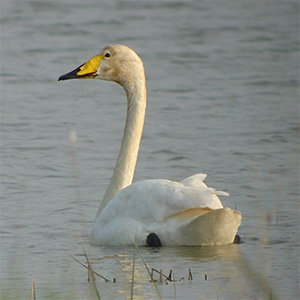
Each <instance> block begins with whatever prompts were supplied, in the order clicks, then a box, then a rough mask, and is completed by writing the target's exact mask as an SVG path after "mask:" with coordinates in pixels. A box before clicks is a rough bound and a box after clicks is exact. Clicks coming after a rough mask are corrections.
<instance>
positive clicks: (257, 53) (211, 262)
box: [0, 0, 299, 299]
mask: <svg viewBox="0 0 300 300" xmlns="http://www.w3.org/2000/svg"><path fill="white" fill-rule="evenodd" d="M113 43H123V44H126V45H128V46H130V47H132V48H133V49H135V50H136V51H137V52H138V53H139V55H140V56H141V57H142V59H143V60H144V63H145V68H146V75H147V86H148V107H147V117H146V123H145V130H144V135H143V140H142V145H141V149H140V155H139V161H138V165H137V170H136V175H135V180H142V179H148V178H168V179H171V180H181V179H182V178H185V177H187V176H190V175H192V174H195V173H199V172H202V173H207V174H208V178H207V180H206V182H207V183H208V185H210V186H213V187H214V188H217V189H219V190H225V191H228V192H229V193H230V194H231V196H230V197H229V198H223V199H222V201H223V203H224V205H225V206H229V207H231V208H237V209H238V210H240V211H241V212H242V214H243V221H242V225H241V227H240V231H239V233H240V235H241V237H242V239H243V241H244V243H242V244H241V245H229V246H224V247H207V248H200V247H193V248H189V247H185V248H163V249H157V250H153V249H148V248H144V249H140V250H139V251H138V252H135V251H134V249H133V248H131V247H129V248H117V247H115V248H111V247H94V246H92V245H90V244H89V232H90V229H91V225H92V222H93V219H94V217H95V213H96V210H97V208H98V206H99V203H100V201H101V199H102V196H103V193H104V191H105V188H106V186H107V184H108V181H109V178H110V176H111V174H112V169H113V167H114V162H115V159H116V156H117V152H118V148H119V143H120V139H121V135H122V131H123V122H124V118H125V111H126V101H125V96H124V92H123V90H122V89H121V88H120V87H119V86H118V85H116V84H113V83H108V82H100V81H96V80H94V81H92V80H89V81H88V80H87V81H70V82H57V78H58V77H59V76H60V75H61V74H64V73H66V72H68V71H70V70H72V69H73V68H75V67H77V66H78V65H80V64H81V63H83V62H85V61H86V60H87V59H89V58H90V57H92V56H93V55H95V54H97V53H98V52H99V51H100V50H101V49H102V48H103V47H104V46H106V45H107V44H113ZM70 131H76V133H77V136H78V141H77V144H76V145H72V144H70V142H69V133H70ZM298 134H299V3H298V1H247V0H244V1H240V2H239V1H196V0H194V1H192V0H188V1H150V0H149V1H121V0H120V1H112V0H106V1H96V0H93V1H92V0H87V1H72V0H60V1H58V0H56V1H29V0H19V1H17V0H9V1H8V0H2V1H1V228H0V238H1V241H0V243H1V244H0V245H1V277H0V281H1V292H0V297H2V298H3V299H29V297H30V290H31V280H32V278H34V279H35V284H36V294H37V299H47V298H51V297H52V298H51V299H95V297H94V294H93V289H92V285H91V283H90V282H88V281H87V271H86V269H84V268H83V267H82V266H81V265H80V264H79V263H78V262H76V261H75V260H74V259H73V257H74V258H76V259H77V260H79V261H80V262H82V263H84V264H86V259H85V257H84V256H83V250H82V248H81V244H80V238H79V236H81V239H82V244H83V245H84V247H85V250H86V252H87V255H88V257H89V258H90V261H91V263H92V266H93V268H94V270H95V271H96V272H98V273H100V274H101V275H103V276H105V277H106V278H108V279H109V280H110V281H109V282H104V281H103V280H102V279H100V278H97V280H96V284H97V287H98V289H99V293H100V296H101V298H102V299H130V295H131V282H132V267H133V261H134V255H135V273H134V289H133V294H134V298H135V299H156V298H159V295H160V296H161V297H162V298H163V299H269V298H270V295H272V297H273V298H274V299H276V298H277V299H298V298H299V196H298V192H299V169H298V166H299V161H298ZM140 255H141V256H142V258H143V260H144V261H145V263H146V264H147V266H148V267H149V268H150V269H152V268H155V269H157V270H160V269H161V270H162V272H163V273H164V274H165V275H166V276H168V275H169V272H170V270H172V276H174V277H172V278H174V279H175V280H177V281H176V282H175V283H169V284H167V283H166V282H165V281H164V282H163V283H159V282H158V283H157V287H158V290H159V293H158V292H157V291H156V289H155V287H154V286H153V285H152V283H151V282H150V281H149V276H148V274H147V271H146V269H145V267H144V264H143V262H142V259H141V258H140ZM189 269H191V272H192V276H193V280H191V279H189V278H188V277H189V276H188V270H189ZM114 278H115V281H116V282H113V279H114ZM155 279H157V280H159V275H158V274H155ZM180 279H181V280H180ZM273 298H272V299H273Z"/></svg>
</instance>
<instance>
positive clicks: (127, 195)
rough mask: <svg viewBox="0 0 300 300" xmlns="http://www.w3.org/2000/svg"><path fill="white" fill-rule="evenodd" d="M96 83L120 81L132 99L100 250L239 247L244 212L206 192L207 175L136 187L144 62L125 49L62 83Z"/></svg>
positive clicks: (97, 238)
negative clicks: (135, 246) (120, 247)
mask: <svg viewBox="0 0 300 300" xmlns="http://www.w3.org/2000/svg"><path fill="white" fill-rule="evenodd" d="M75 78H77V79H87V78H95V79H100V80H108V81H115V82H117V83H118V84H120V85H121V86H122V87H123V88H124V90H125V92H126V96H127V116H126V123H125V128H124V135H123V139H122V143H121V148H120V152H119V155H118V159H117V162H116V165H115V168H114V171H113V175H112V178H111V181H110V183H109V185H108V188H107V190H106V192H105V194H104V197H103V200H102V202H101V205H100V207H99V210H98V212H97V216H96V220H95V223H94V226H93V230H92V234H91V241H92V243H93V244H96V245H133V244H134V243H137V244H138V245H140V246H143V245H145V246H147V245H148V246H197V245H202V246H205V245H221V244H231V243H233V242H234V240H235V237H236V233H237V230H238V227H239V226H240V224H241V219H242V216H241V213H240V212H238V211H236V210H231V209H230V208H224V207H223V205H222V203H221V201H220V199H219V198H218V195H222V196H225V195H228V194H227V193H225V192H220V191H216V190H214V189H213V188H210V187H207V186H206V185H205V183H203V180H204V179H205V177H206V175H205V174H196V175H193V176H191V177H188V178H186V179H184V180H182V181H181V182H172V181H169V180H163V179H155V180H143V181H139V182H135V183H132V180H133V176H134V171H135V166H136V161H137V156H138V151H139V146H140V141H141V137H142V131H143V126H144V119H145V111H146V98H147V97H146V80H145V72H144V66H143V62H142V60H141V59H140V57H139V56H138V55H137V54H136V53H135V52H134V51H133V50H132V49H130V48H128V47H126V46H123V45H113V46H107V47H105V48H104V49H103V50H102V51H101V53H100V54H99V55H97V56H95V57H93V58H91V59H90V60H89V61H88V62H86V63H84V64H82V65H81V66H79V67H78V68H77V69H75V70H73V71H71V72H70V73H67V74H65V75H62V76H61V77H59V80H68V79H75Z"/></svg>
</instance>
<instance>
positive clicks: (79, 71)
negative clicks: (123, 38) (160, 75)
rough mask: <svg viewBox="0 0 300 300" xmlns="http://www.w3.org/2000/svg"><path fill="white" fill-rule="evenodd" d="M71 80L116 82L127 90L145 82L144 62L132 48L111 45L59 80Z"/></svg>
mask: <svg viewBox="0 0 300 300" xmlns="http://www.w3.org/2000/svg"><path fill="white" fill-rule="evenodd" d="M69 79H100V80H107V81H114V82H117V83H118V84H120V85H121V86H123V87H124V88H125V90H127V89H129V87H130V86H133V85H135V84H136V83H137V82H140V81H141V80H142V81H143V82H144V81H145V72H144V66H143V62H142V60H141V59H140V57H139V56H138V55H137V54H136V53H135V52H134V51H133V50H132V49H131V48H129V47H127V46H124V45H110V46H107V47H105V48H104V49H103V50H102V51H101V52H100V53H99V54H98V55H96V56H94V57H92V58H91V59H90V60H88V61H87V62H86V63H84V64H82V65H80V66H79V67H78V68H76V69H74V70H73V71H71V72H69V73H66V74H64V75H62V76H60V77H59V79H58V80H59V81H60V80H69Z"/></svg>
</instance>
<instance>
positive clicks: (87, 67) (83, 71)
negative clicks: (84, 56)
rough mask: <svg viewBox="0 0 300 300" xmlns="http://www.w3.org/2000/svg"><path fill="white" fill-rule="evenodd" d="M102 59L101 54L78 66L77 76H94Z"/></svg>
mask: <svg viewBox="0 0 300 300" xmlns="http://www.w3.org/2000/svg"><path fill="white" fill-rule="evenodd" d="M102 59H103V55H97V56H94V57H92V58H91V59H90V60H89V61H87V62H86V63H85V64H83V65H82V66H81V67H80V70H79V71H78V72H77V76H79V78H80V77H81V78H94V77H95V76H96V72H97V69H98V67H99V64H100V62H101V60H102Z"/></svg>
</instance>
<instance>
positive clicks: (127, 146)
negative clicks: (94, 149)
mask: <svg viewBox="0 0 300 300" xmlns="http://www.w3.org/2000/svg"><path fill="white" fill-rule="evenodd" d="M123 87H124V89H125V92H126V95H127V116H126V123H125V128H124V133H123V139H122V143H121V148H120V151H119V156H118V159H117V162H116V165H115V168H114V171H113V175H112V178H111V181H110V183H109V185H108V187H107V190H106V192H105V194H104V197H103V200H102V202H101V205H100V207H99V209H98V212H97V216H98V215H99V214H100V212H101V211H102V210H103V208H104V207H105V206H106V205H107V203H108V202H109V201H110V200H111V199H112V198H113V197H114V196H115V195H116V194H117V193H118V192H119V191H120V190H122V189H123V188H125V187H127V186H128V185H130V184H131V183H132V180H133V176H134V171H135V166H136V162H137V157H138V152H139V147H140V142H141V138H142V132H143V127H144V120H145V112H146V99H147V96H146V83H145V76H144V74H143V76H141V77H140V78H138V80H135V83H134V84H133V85H131V84H130V82H129V83H128V84H125V85H123Z"/></svg>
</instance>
